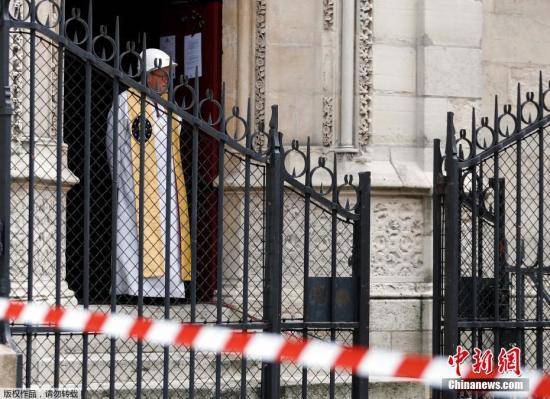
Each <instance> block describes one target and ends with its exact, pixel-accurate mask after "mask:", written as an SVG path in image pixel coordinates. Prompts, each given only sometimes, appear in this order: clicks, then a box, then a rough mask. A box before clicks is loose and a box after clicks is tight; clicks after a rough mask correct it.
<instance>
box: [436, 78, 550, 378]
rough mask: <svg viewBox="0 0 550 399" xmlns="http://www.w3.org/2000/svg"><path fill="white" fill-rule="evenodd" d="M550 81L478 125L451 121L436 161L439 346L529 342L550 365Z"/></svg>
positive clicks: (537, 363)
mask: <svg viewBox="0 0 550 399" xmlns="http://www.w3.org/2000/svg"><path fill="white" fill-rule="evenodd" d="M548 87H549V88H545V87H544V85H543V80H542V74H541V76H540V78H539V87H538V92H537V93H535V92H527V93H525V97H523V94H522V90H521V86H520V85H519V84H518V88H517V103H516V105H515V106H512V105H508V104H506V105H504V106H503V108H500V107H499V102H498V97H496V98H495V106H494V116H493V118H492V119H493V120H492V122H490V120H489V118H487V117H484V118H481V120H480V121H479V120H478V119H477V118H476V114H475V110H474V111H473V113H472V126H471V130H469V131H467V130H465V129H462V130H460V132H459V135H458V137H456V135H455V128H454V123H453V115H452V113H449V115H448V121H447V143H446V148H445V151H444V154H442V153H441V149H440V143H439V141H438V140H436V142H435V158H434V336H433V348H434V352H435V353H438V354H441V353H444V354H451V353H454V352H455V350H456V346H457V345H458V344H460V345H462V346H463V347H464V348H466V349H468V350H470V351H472V350H473V348H474V347H478V348H480V349H492V350H493V352H494V353H495V359H496V356H497V355H498V354H499V352H500V350H501V348H504V349H509V348H511V347H519V348H520V349H521V354H522V356H521V362H522V364H523V365H524V366H526V367H529V368H538V369H543V370H546V371H548V370H549V369H550V356H549V355H548V350H547V347H548V343H549V342H550V341H549V340H548V336H549V334H550V328H549V327H550V296H549V288H548V283H549V281H550V268H549V259H550V250H549V248H550V246H549V245H548V243H549V240H550V232H549V227H548V225H549V217H550V216H549V213H548V207H549V205H550V199H549V198H550V196H549V194H550V188H549V187H550V185H549V183H550V170H549V168H550V152H549V151H548V148H549V145H550V135H549V133H548V129H549V125H550V115H548V111H549V110H550V107H549V105H548V93H549V92H550V86H548Z"/></svg>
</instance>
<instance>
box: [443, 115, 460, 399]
mask: <svg viewBox="0 0 550 399" xmlns="http://www.w3.org/2000/svg"><path fill="white" fill-rule="evenodd" d="M453 117H454V114H453V113H452V112H448V113H447V143H446V146H445V170H446V172H447V182H446V185H445V264H444V273H445V280H444V286H445V299H444V300H445V304H444V323H443V347H444V350H445V354H447V355H451V354H453V352H454V351H455V349H456V345H457V343H458V279H459V277H460V271H459V267H460V261H459V257H460V243H459V241H458V237H459V229H460V204H459V184H460V177H459V172H458V158H457V150H456V137H455V128H454V122H453ZM445 397H451V398H452V397H456V396H455V395H453V394H451V393H448V395H447V394H446V395H445Z"/></svg>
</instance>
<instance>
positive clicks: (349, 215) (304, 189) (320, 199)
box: [285, 176, 358, 220]
mask: <svg viewBox="0 0 550 399" xmlns="http://www.w3.org/2000/svg"><path fill="white" fill-rule="evenodd" d="M285 182H286V183H288V184H289V185H290V186H292V187H294V188H296V189H297V190H298V192H299V193H300V194H302V195H305V194H308V195H309V196H310V198H311V199H312V200H314V201H315V202H316V203H318V204H319V205H322V206H324V207H325V208H327V209H329V210H332V209H336V210H337V213H338V215H340V216H341V217H343V218H345V219H348V220H358V215H356V214H355V213H353V212H351V211H348V210H346V209H343V208H342V207H340V205H339V204H338V203H334V202H333V201H332V200H329V199H327V198H325V197H324V196H322V195H320V194H319V193H318V192H316V191H315V189H313V187H308V186H307V185H305V184H302V183H301V182H300V181H299V180H296V179H295V178H293V177H292V176H286V177H285Z"/></svg>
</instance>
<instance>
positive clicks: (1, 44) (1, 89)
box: [0, 0, 13, 343]
mask: <svg viewBox="0 0 550 399" xmlns="http://www.w3.org/2000/svg"><path fill="white" fill-rule="evenodd" d="M1 1H2V16H1V19H0V24H1V26H0V62H1V63H2V65H1V66H0V68H1V70H0V296H4V297H7V296H9V293H10V264H9V262H10V245H9V240H10V179H11V177H10V161H11V117H12V112H13V109H12V105H11V96H10V83H9V51H10V50H9V33H10V31H9V23H8V22H9V18H10V17H9V11H8V7H9V0H1ZM2 324H3V325H2V335H4V333H5V329H6V328H7V325H5V324H4V323H2ZM5 338H6V337H5V336H2V337H1V339H2V342H3V343H5V342H6V341H5Z"/></svg>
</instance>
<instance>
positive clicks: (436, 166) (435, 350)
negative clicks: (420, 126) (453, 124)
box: [432, 139, 444, 399]
mask: <svg viewBox="0 0 550 399" xmlns="http://www.w3.org/2000/svg"><path fill="white" fill-rule="evenodd" d="M442 163H443V160H442V158H441V142H440V140H439V139H435V140H434V158H433V195H432V208H433V209H432V211H433V217H432V222H433V273H432V277H433V280H432V287H433V300H432V354H433V355H434V356H437V355H440V354H441V303H442V295H441V294H442V292H441V278H442V274H441V267H442V265H441V222H442V217H441V200H442V194H443V190H444V180H443V179H444V177H443V175H442V172H441V168H442ZM432 397H433V398H434V399H439V398H440V397H441V392H440V391H438V390H435V389H432Z"/></svg>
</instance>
